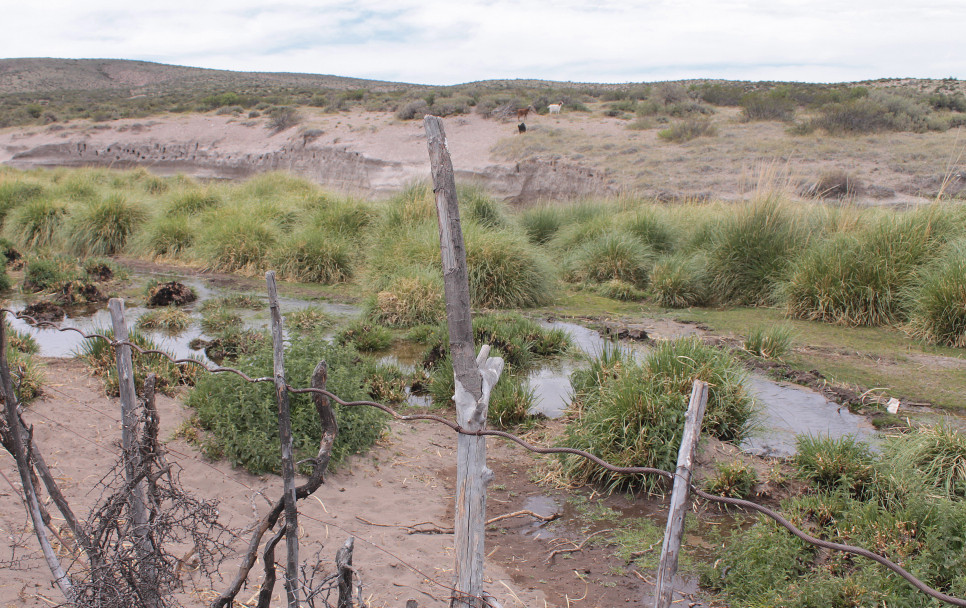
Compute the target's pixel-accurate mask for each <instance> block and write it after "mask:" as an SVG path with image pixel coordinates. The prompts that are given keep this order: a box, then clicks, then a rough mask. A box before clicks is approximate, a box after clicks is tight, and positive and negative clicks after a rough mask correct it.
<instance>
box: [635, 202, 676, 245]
mask: <svg viewBox="0 0 966 608" xmlns="http://www.w3.org/2000/svg"><path fill="white" fill-rule="evenodd" d="M662 215H663V214H661V213H660V212H659V211H658V210H657V209H649V208H644V209H640V210H638V211H637V212H635V213H634V214H633V215H632V216H631V217H630V219H628V220H627V222H626V223H625V224H624V229H625V230H627V232H628V233H630V234H632V235H634V236H635V237H637V238H638V239H640V241H641V242H642V243H644V244H645V245H647V246H648V247H650V248H651V249H653V250H654V251H656V252H658V253H669V252H671V251H673V250H674V247H675V243H676V240H677V239H676V238H675V236H674V227H673V226H672V225H671V223H670V222H668V221H667V219H666V218H665V217H662Z"/></svg>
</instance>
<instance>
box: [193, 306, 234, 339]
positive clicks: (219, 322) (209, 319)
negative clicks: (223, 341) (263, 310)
mask: <svg viewBox="0 0 966 608" xmlns="http://www.w3.org/2000/svg"><path fill="white" fill-rule="evenodd" d="M241 325H242V318H241V315H239V314H238V313H236V312H234V311H233V310H230V309H228V308H222V307H210V308H207V309H205V310H204V312H203V313H202V315H201V330H202V331H203V332H205V333H207V334H213V335H218V334H222V333H224V332H225V331H228V330H230V329H240V328H241Z"/></svg>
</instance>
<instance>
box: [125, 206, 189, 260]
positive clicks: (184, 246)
mask: <svg viewBox="0 0 966 608" xmlns="http://www.w3.org/2000/svg"><path fill="white" fill-rule="evenodd" d="M196 238H197V230H196V228H195V227H194V225H193V224H192V222H191V220H190V218H189V217H188V216H186V215H169V216H161V217H157V218H155V219H154V220H152V221H150V222H148V223H147V225H146V226H145V228H144V229H143V230H142V231H141V233H140V234H139V236H138V241H139V244H138V248H139V249H140V250H141V251H143V252H146V253H147V254H148V255H149V256H151V257H161V256H170V257H175V258H177V257H179V256H181V255H183V254H185V253H186V252H187V251H188V249H189V248H190V247H191V246H192V245H193V244H194V242H195V240H196Z"/></svg>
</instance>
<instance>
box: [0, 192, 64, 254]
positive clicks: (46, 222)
mask: <svg viewBox="0 0 966 608" xmlns="http://www.w3.org/2000/svg"><path fill="white" fill-rule="evenodd" d="M66 217H67V206H66V205H64V203H62V202H60V201H58V200H55V199H49V198H38V199H34V200H31V201H28V202H26V203H24V204H23V205H21V206H19V207H17V208H16V209H14V210H13V212H11V213H10V216H9V218H8V219H7V221H5V222H4V225H5V227H6V230H7V235H8V236H9V238H11V239H12V240H13V241H14V242H15V243H17V244H18V245H19V246H21V247H24V248H27V249H43V248H45V247H50V246H52V245H54V244H55V240H56V238H57V237H58V234H59V230H60V228H61V226H62V225H63V223H64V221H65V218H66Z"/></svg>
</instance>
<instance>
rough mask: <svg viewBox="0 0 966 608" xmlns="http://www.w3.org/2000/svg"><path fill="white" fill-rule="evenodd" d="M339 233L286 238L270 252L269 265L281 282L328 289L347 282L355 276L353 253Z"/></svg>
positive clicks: (306, 233) (310, 232) (305, 233)
mask: <svg viewBox="0 0 966 608" xmlns="http://www.w3.org/2000/svg"><path fill="white" fill-rule="evenodd" d="M354 249H355V247H354V245H352V244H351V243H350V242H349V241H348V240H347V239H345V237H343V236H342V235H340V234H339V233H337V232H336V233H331V234H326V233H322V232H319V231H317V230H304V231H301V232H298V233H296V234H293V235H290V236H287V237H285V238H283V239H282V241H281V242H280V243H279V244H278V245H277V246H276V247H274V248H273V249H272V252H271V255H270V256H269V259H270V263H271V264H272V265H273V267H274V268H275V269H276V270H278V272H279V273H280V274H281V275H282V277H283V278H285V279H287V280H291V281H300V282H303V283H320V284H322V285H331V284H334V283H344V282H346V281H349V280H350V279H351V278H352V276H353V274H354V273H355V262H354V260H353V250H354Z"/></svg>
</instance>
